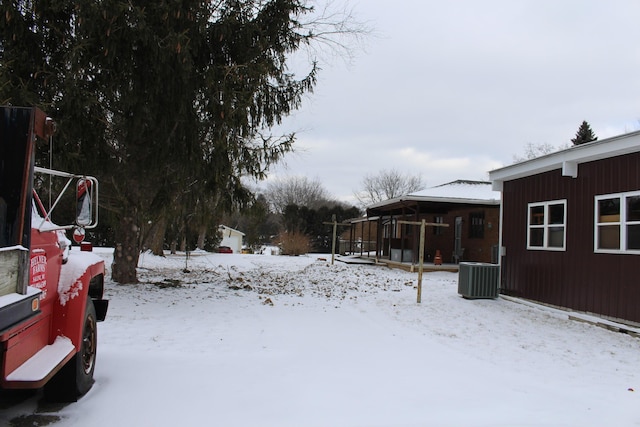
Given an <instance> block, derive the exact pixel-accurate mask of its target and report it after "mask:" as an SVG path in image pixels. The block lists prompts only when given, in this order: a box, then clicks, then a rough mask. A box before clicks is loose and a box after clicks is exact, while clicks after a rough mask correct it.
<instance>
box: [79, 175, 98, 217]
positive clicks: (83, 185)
mask: <svg viewBox="0 0 640 427" xmlns="http://www.w3.org/2000/svg"><path fill="white" fill-rule="evenodd" d="M76 189H77V191H76V224H77V225H79V226H81V227H86V226H88V225H91V224H92V223H93V218H94V216H93V203H94V197H93V182H92V181H91V180H90V179H86V178H80V179H78V183H77V186H76Z"/></svg>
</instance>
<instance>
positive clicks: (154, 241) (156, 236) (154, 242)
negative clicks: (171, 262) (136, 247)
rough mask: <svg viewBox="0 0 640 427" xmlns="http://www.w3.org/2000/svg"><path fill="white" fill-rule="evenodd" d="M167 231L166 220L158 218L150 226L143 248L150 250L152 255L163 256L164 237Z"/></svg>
mask: <svg viewBox="0 0 640 427" xmlns="http://www.w3.org/2000/svg"><path fill="white" fill-rule="evenodd" d="M166 231H167V219H166V218H165V217H162V218H159V219H158V220H157V221H156V222H154V223H153V225H152V226H151V230H149V235H148V236H147V238H146V240H145V242H144V248H145V250H146V249H150V250H151V252H153V254H154V255H158V256H164V237H165V234H166Z"/></svg>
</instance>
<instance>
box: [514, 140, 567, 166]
mask: <svg viewBox="0 0 640 427" xmlns="http://www.w3.org/2000/svg"><path fill="white" fill-rule="evenodd" d="M565 148H569V146H568V145H566V144H565V145H564V146H560V147H556V146H553V145H551V144H547V143H542V144H534V143H532V142H528V143H527V144H526V145H525V146H524V154H523V155H522V156H520V155H518V154H514V155H513V163H520V162H524V161H526V160H531V159H535V158H536V157H540V156H544V155H547V154H550V153H553V152H554V151H559V150H564V149H565Z"/></svg>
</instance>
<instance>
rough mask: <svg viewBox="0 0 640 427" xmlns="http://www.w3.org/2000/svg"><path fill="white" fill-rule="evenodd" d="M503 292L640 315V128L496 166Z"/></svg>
mask: <svg viewBox="0 0 640 427" xmlns="http://www.w3.org/2000/svg"><path fill="white" fill-rule="evenodd" d="M490 177H491V180H492V181H493V186H494V189H495V190H498V191H501V192H502V220H501V224H502V230H501V285H500V286H501V292H502V293H503V294H506V295H512V296H516V297H522V298H526V299H530V300H534V301H539V302H542V303H546V304H550V305H553V306H558V307H564V308H568V309H572V310H576V311H580V312H586V313H592V314H596V315H599V316H602V317H605V318H611V319H615V320H624V321H627V323H632V324H638V323H640V282H639V281H638V274H639V273H640V263H639V261H640V132H633V133H629V134H625V135H621V136H618V137H614V138H609V139H605V140H602V141H596V142H590V143H587V144H583V145H578V146H575V147H572V148H569V149H567V150H564V151H560V152H557V153H553V154H549V155H547V156H543V157H540V158H537V159H533V160H529V161H526V162H523V163H518V164H515V165H512V166H508V167H505V168H502V169H497V170H494V171H492V172H491V173H490Z"/></svg>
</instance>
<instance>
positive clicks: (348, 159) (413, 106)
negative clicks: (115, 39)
mask: <svg viewBox="0 0 640 427" xmlns="http://www.w3.org/2000/svg"><path fill="white" fill-rule="evenodd" d="M350 4H351V6H352V7H353V9H354V12H355V14H356V15H357V18H358V19H359V20H360V21H367V24H368V25H369V26H370V27H372V28H373V29H374V31H375V33H376V34H375V35H373V36H370V37H368V40H367V45H366V51H362V50H361V51H359V52H357V56H356V57H355V58H354V60H353V61H352V63H351V64H350V65H349V64H347V63H345V61H343V60H341V59H337V58H333V59H331V60H330V61H329V60H328V58H325V59H321V61H323V62H322V63H321V64H320V65H321V67H322V68H323V69H322V71H321V72H320V76H319V80H318V84H317V87H316V90H315V92H314V93H313V94H312V95H311V96H310V97H308V98H306V99H305V101H304V104H303V107H302V108H301V109H300V110H299V111H297V112H296V113H294V114H293V115H291V116H290V117H288V118H287V119H286V121H285V124H284V127H285V128H286V129H287V130H295V131H297V135H298V140H297V143H296V153H293V154H289V155H288V156H287V157H286V159H285V162H284V164H282V165H280V166H278V167H276V168H274V169H273V170H272V172H271V173H270V179H274V178H276V177H287V176H296V175H297V176H301V175H302V176H306V177H308V178H310V179H314V180H315V179H317V180H319V181H321V182H322V183H323V185H324V186H325V188H326V189H327V190H328V191H329V192H330V193H331V194H332V195H333V196H334V197H336V198H338V199H341V200H345V201H351V202H352V201H353V192H354V191H356V190H358V189H359V188H361V182H362V179H363V177H364V176H365V175H367V174H369V175H371V174H375V173H377V172H379V171H381V170H383V169H397V170H400V171H406V172H407V173H410V174H421V175H422V177H423V178H424V180H425V181H426V183H427V185H428V186H435V185H438V184H442V183H446V182H449V181H452V180H455V179H477V180H484V179H488V173H487V172H488V171H489V170H492V169H495V168H498V167H501V166H506V165H508V164H511V163H513V156H514V155H520V156H522V155H523V154H524V149H525V145H526V144H527V143H533V144H545V143H546V144H551V145H553V146H562V145H567V144H570V139H571V138H573V137H574V136H575V133H576V131H577V130H578V127H579V125H580V123H581V122H582V121H583V120H587V121H588V122H589V124H590V125H591V127H592V129H593V131H594V132H595V134H596V135H597V136H598V137H599V139H604V138H606V137H609V136H613V135H617V134H621V133H625V132H630V131H634V130H638V129H640V121H639V120H640V25H639V24H638V23H639V22H640V2H638V1H637V0H609V1H600V0H562V1H558V0H535V1H533V0H532V1H518V0H511V1H507V0H502V1H498V0H484V1H482V2H480V1H477V0H457V1H443V0H440V1H432V0H420V1H416V0H396V1H394V2H389V1H388V0H360V1H359V2H355V1H352V2H351V3H350Z"/></svg>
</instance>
